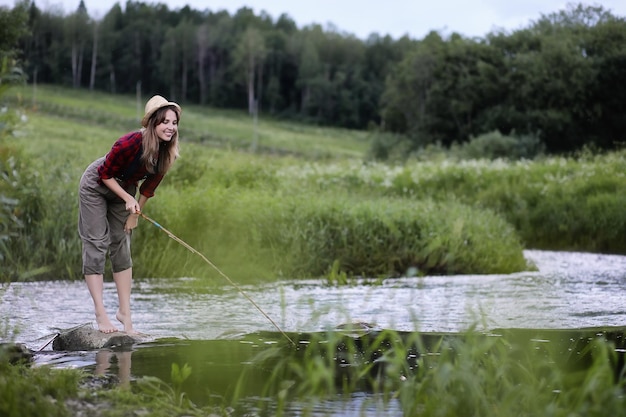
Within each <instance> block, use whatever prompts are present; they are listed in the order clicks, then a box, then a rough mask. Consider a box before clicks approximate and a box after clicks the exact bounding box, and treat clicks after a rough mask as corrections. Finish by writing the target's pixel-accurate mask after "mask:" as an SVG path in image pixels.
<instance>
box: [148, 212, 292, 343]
mask: <svg viewBox="0 0 626 417" xmlns="http://www.w3.org/2000/svg"><path fill="white" fill-rule="evenodd" d="M139 214H140V215H141V217H143V218H144V219H146V220H147V221H149V222H150V223H152V224H153V225H155V226H156V227H157V228H159V229H161V230H162V231H163V232H165V234H167V235H168V236H169V237H171V238H172V239H174V240H175V241H176V242H178V243H180V244H181V245H182V246H184V247H185V248H187V249H188V250H189V251H190V252H192V253H195V254H196V255H198V256H199V257H200V258H202V260H203V261H204V262H206V263H207V264H209V265H210V266H211V267H212V268H213V269H215V270H216V271H217V272H218V273H219V274H220V275H221V276H222V277H224V279H226V281H228V282H229V283H230V284H231V285H232V286H233V287H235V288H236V289H237V291H239V292H240V293H241V295H243V296H244V297H246V298H247V299H248V301H250V302H251V303H252V305H253V306H254V307H256V309H257V310H259V311H260V312H261V314H263V315H264V316H265V318H266V319H268V320H269V321H270V323H272V324H273V325H274V327H276V328H277V329H278V331H279V332H281V333H282V335H283V336H285V338H286V339H287V340H289V341H290V342H291V344H292V345H294V346H296V344H295V343H294V341H293V340H291V338H290V337H289V336H287V334H286V333H285V332H284V331H283V330H282V329H281V328H280V327H278V325H277V324H276V323H275V322H274V320H272V319H271V317H270V316H268V315H267V313H265V311H263V309H261V307H259V306H258V304H257V303H255V302H254V300H253V299H252V298H250V296H249V295H248V294H246V292H245V291H244V290H243V289H242V288H241V287H240V286H239V285H237V284H236V283H235V282H234V281H233V280H232V279H230V278H229V277H228V276H227V275H226V274H225V273H223V272H222V270H221V269H219V268H218V267H217V266H216V265H215V264H214V263H213V262H211V261H210V260H209V259H208V258H207V257H206V256H204V255H203V254H201V253H200V252H198V251H197V250H195V249H194V248H193V247H191V246H190V245H189V244H187V243H186V242H185V241H183V240H182V239H180V238H178V237H177V236H176V235H174V233H172V232H170V231H169V230H167V229H166V228H165V227H163V226H161V225H160V224H159V223H157V222H155V221H154V220H152V219H151V218H150V217H148V216H146V215H145V214H143V213H142V212H139Z"/></svg>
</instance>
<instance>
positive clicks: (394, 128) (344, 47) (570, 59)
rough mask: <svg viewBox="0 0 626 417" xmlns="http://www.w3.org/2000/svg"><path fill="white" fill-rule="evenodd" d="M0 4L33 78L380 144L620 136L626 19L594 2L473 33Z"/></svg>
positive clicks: (147, 8)
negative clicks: (360, 133)
mask: <svg viewBox="0 0 626 417" xmlns="http://www.w3.org/2000/svg"><path fill="white" fill-rule="evenodd" d="M0 15H2V16H3V17H0V19H3V20H4V23H5V24H6V26H7V27H8V26H10V25H15V22H16V21H23V22H24V23H25V30H24V31H23V32H22V33H21V34H20V36H19V37H17V38H16V39H14V40H15V44H14V45H13V46H15V47H16V50H17V51H18V52H17V53H16V54H14V56H13V57H14V58H15V59H16V60H17V61H16V62H19V68H20V69H21V71H22V74H23V75H24V77H25V78H26V79H27V81H28V82H29V83H34V84H37V83H42V84H55V85H63V86H69V87H73V88H76V89H89V90H96V91H102V92H108V93H112V94H137V95H143V96H147V95H149V94H152V93H156V92H159V93H161V94H164V95H166V96H167V97H168V98H170V99H172V100H175V101H177V102H180V103H182V104H198V105H201V106H206V107H207V109H209V108H211V107H213V108H229V109H240V110H242V111H246V112H248V113H249V114H250V115H251V116H259V115H260V116H261V117H262V116H264V115H266V116H272V117H276V118H281V119H286V120H291V121H297V122H306V123H311V124H315V125H321V126H333V127H342V128H348V129H360V130H368V131H370V132H372V135H374V137H375V141H374V145H373V154H374V156H375V157H377V158H378V159H386V158H388V157H389V156H390V155H391V154H393V152H392V151H391V150H393V149H396V152H395V154H396V155H398V154H400V155H402V156H405V157H406V156H409V155H415V154H416V153H419V152H421V151H422V150H424V149H427V148H429V147H431V146H440V147H444V148H449V147H451V146H455V145H459V144H461V145H462V144H466V143H468V142H471V141H472V140H474V139H476V138H479V137H481V136H483V135H490V136H489V137H490V138H491V142H495V144H492V145H491V146H492V147H494V146H504V148H505V149H504V151H503V152H501V153H504V154H508V155H510V156H514V157H516V158H533V157H535V156H537V155H539V154H572V153H574V152H577V151H579V150H581V149H584V148H590V149H593V150H612V149H617V148H619V147H621V146H622V143H623V142H624V133H623V132H624V131H625V130H626V82H625V81H626V80H625V78H626V73H625V72H624V71H623V68H624V67H625V66H626V19H625V18H624V17H623V16H615V15H614V14H612V13H611V12H610V11H608V10H606V9H604V8H603V7H602V6H588V5H584V4H576V5H575V4H570V5H569V6H567V8H566V9H564V10H560V11H555V12H554V13H551V14H548V15H541V16H538V17H537V19H536V20H534V21H531V22H528V24H527V26H526V27H524V28H521V29H519V30H515V31H511V32H508V31H503V30H501V31H494V32H491V33H489V34H487V35H485V36H484V37H482V38H467V37H463V36H461V35H459V34H457V33H452V34H450V35H446V36H444V35H443V34H441V33H439V32H437V31H432V32H430V33H429V34H428V35H427V36H425V37H424V38H423V39H411V38H409V37H406V36H405V37H402V38H399V39H393V38H392V37H390V36H389V35H385V34H378V33H372V34H371V35H370V36H369V37H368V38H367V39H358V38H357V37H355V36H354V35H351V34H349V33H344V32H341V31H340V30H339V29H337V28H335V27H322V26H321V25H317V24H313V25H310V26H305V27H298V26H297V25H296V23H295V22H294V20H293V19H291V18H290V17H289V16H288V15H286V14H283V15H280V16H278V17H273V16H269V15H267V14H265V13H261V14H260V15H256V14H255V13H254V12H253V10H252V9H249V8H245V7H244V8H241V9H239V10H238V11H237V12H236V13H234V14H233V15H231V14H229V13H228V12H227V11H209V10H204V11H199V10H194V9H191V8H190V7H188V6H187V7H184V8H181V9H177V10H171V9H169V8H168V6H167V5H165V4H162V3H156V4H152V3H145V2H136V1H127V2H126V4H125V5H123V6H122V5H120V3H116V4H114V5H113V6H112V7H111V8H110V10H109V11H108V12H107V13H106V14H105V15H104V16H102V17H101V18H94V17H92V16H91V15H90V13H89V10H87V9H86V7H85V5H84V3H82V2H81V4H80V6H79V7H78V9H77V10H75V11H73V12H71V13H69V14H64V13H62V12H59V11H55V10H43V9H41V8H39V7H38V5H37V4H36V2H35V1H31V0H23V1H20V2H18V3H16V5H15V6H14V8H13V9H12V10H8V9H6V8H5V9H4V10H1V13H0ZM7 19H11V22H9V21H8V20H7ZM3 37H4V35H3ZM10 41H11V40H10V39H8V38H6V39H5V42H10ZM398 149H399V150H400V151H399V152H398V151H397V150H398Z"/></svg>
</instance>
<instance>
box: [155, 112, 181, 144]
mask: <svg viewBox="0 0 626 417" xmlns="http://www.w3.org/2000/svg"><path fill="white" fill-rule="evenodd" d="M155 130H156V134H157V136H158V138H159V139H161V140H162V141H164V142H169V141H170V140H172V136H174V134H175V133H176V132H177V131H178V118H177V117H176V113H175V112H174V110H171V109H168V110H167V111H166V112H165V119H163V121H162V122H161V123H159V124H158V125H156V127H155Z"/></svg>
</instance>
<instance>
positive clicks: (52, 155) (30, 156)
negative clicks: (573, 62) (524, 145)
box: [2, 87, 626, 281]
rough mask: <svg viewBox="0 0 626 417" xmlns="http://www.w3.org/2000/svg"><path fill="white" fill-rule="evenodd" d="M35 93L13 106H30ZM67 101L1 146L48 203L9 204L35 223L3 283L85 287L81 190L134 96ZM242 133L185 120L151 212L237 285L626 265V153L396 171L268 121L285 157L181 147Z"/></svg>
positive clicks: (213, 118) (172, 253)
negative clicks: (620, 258) (327, 153)
mask: <svg viewBox="0 0 626 417" xmlns="http://www.w3.org/2000/svg"><path fill="white" fill-rule="evenodd" d="M27 91H30V90H25V91H21V92H20V93H19V94H17V96H19V95H20V94H21V95H22V99H21V100H22V102H23V103H29V100H28V99H26V98H25V97H26V95H27ZM63 91H65V90H57V89H55V88H52V87H46V88H40V89H38V93H37V99H36V100H37V101H36V103H39V104H38V105H39V107H36V108H35V110H34V111H30V112H29V113H27V114H28V117H29V120H28V122H27V123H24V124H22V125H20V126H18V127H17V129H15V135H14V137H11V138H9V139H7V140H5V143H3V144H2V146H3V149H10V148H11V149H16V148H19V152H20V155H21V156H20V157H19V160H20V164H21V167H22V168H20V170H22V169H23V171H24V173H25V175H27V176H28V178H30V179H29V180H27V181H24V183H23V184H22V186H23V187H24V188H23V189H24V190H26V189H32V190H34V195H36V196H37V199H39V201H41V202H40V203H37V204H39V206H37V205H36V204H35V200H29V199H28V198H21V199H20V204H19V206H15V207H14V208H10V210H11V213H18V214H19V213H24V212H27V211H28V210H31V211H32V210H35V209H36V210H35V211H36V212H37V213H38V214H39V217H37V220H36V221H34V222H33V223H32V225H31V227H30V228H26V227H22V228H18V229H17V230H16V231H14V232H12V233H13V237H12V238H11V239H10V240H7V239H5V240H4V241H3V242H4V244H5V247H6V248H5V253H6V254H7V256H8V257H7V259H9V258H10V259H12V261H11V262H9V263H5V264H6V265H7V268H6V271H7V272H6V275H5V277H10V279H20V278H22V279H28V278H31V277H38V278H48V279H55V278H75V277H78V276H79V275H80V264H79V263H80V242H79V240H78V236H77V233H76V218H77V201H76V200H77V196H76V193H77V186H78V180H79V178H80V175H81V173H82V171H83V169H84V168H85V166H87V165H88V164H89V163H90V162H91V161H92V160H94V159H95V158H97V157H99V156H102V155H104V154H105V153H106V152H107V151H108V150H109V149H110V146H111V144H112V143H113V141H114V140H115V139H116V138H117V137H118V136H119V135H121V134H122V133H124V132H125V129H126V128H127V127H126V125H125V123H126V122H125V121H124V120H126V121H130V122H131V124H133V123H134V120H133V117H132V115H133V114H135V113H136V112H137V109H136V103H135V102H134V99H133V98H132V97H126V98H124V97H113V96H109V95H104V94H101V93H98V94H96V93H87V92H75V91H72V92H68V94H63ZM18 101H19V100H18ZM54 106H58V107H55V108H54V109H53V107H54ZM207 112H208V113H207ZM140 113H141V111H139V114H140ZM128 115H130V116H128ZM95 117H97V118H98V120H95V119H94V118H95ZM247 122H248V121H247V118H246V117H242V116H241V115H240V114H239V115H238V114H235V113H230V112H222V113H220V112H217V111H216V112H212V111H208V110H207V109H202V108H199V107H198V108H194V107H187V108H185V110H184V116H183V123H181V135H182V138H183V141H182V149H181V154H182V157H181V159H180V160H179V161H178V162H177V163H176V164H175V165H174V168H173V170H172V172H171V173H170V174H168V176H167V178H166V179H165V180H164V182H163V184H162V185H161V186H160V187H159V189H158V190H157V196H156V198H155V199H154V200H153V201H150V202H149V203H148V205H147V206H146V209H145V210H146V213H147V214H148V215H150V216H151V217H153V218H154V219H155V220H157V221H158V222H159V223H162V224H163V225H164V226H165V227H167V228H168V229H169V230H171V231H172V232H173V233H174V234H176V235H177V236H179V237H180V238H181V239H183V240H185V241H186V242H188V243H189V244H191V245H192V246H193V247H195V248H196V249H198V250H200V251H201V252H202V253H204V254H205V255H207V256H208V257H209V258H210V259H212V260H214V261H216V263H217V264H218V265H220V267H222V268H223V269H224V270H225V271H227V272H228V273H229V275H230V274H232V275H233V277H234V278H237V279H238V280H247V281H250V280H256V279H276V278H277V277H317V276H323V275H325V274H329V273H333V274H343V273H345V274H348V275H363V276H372V277H386V276H397V275H411V274H416V275H420V274H451V273H452V274H454V273H497V272H503V273H507V272H512V271H518V270H521V269H526V268H528V267H529V266H528V265H526V264H525V262H524V261H523V257H522V249H523V248H524V247H528V248H546V249H561V250H583V251H598V252H607V253H626V243H624V240H623V239H622V238H621V237H622V236H623V235H624V232H626V230H625V228H626V214H625V213H626V212H624V210H623V209H622V208H623V206H624V202H626V201H625V200H624V199H625V198H626V197H625V196H626V193H624V189H625V188H626V179H625V176H624V173H623V172H624V168H626V158H625V155H626V153H624V152H616V153H613V154H608V155H600V156H594V155H584V156H582V157H580V158H578V159H573V158H571V159H566V158H547V159H544V160H537V161H534V162H529V161H524V162H505V161H502V160H496V161H486V160H472V161H452V160H447V159H440V160H437V161H433V162H409V163H406V164H404V165H401V166H391V165H383V164H377V163H364V162H363V161H362V160H361V159H357V158H354V157H352V156H351V155H355V152H356V154H359V152H360V151H358V150H359V149H363V146H364V142H363V137H361V136H358V135H357V134H353V133H350V132H345V131H339V130H332V129H317V128H315V127H311V126H294V125H287V124H281V123H280V122H278V121H270V120H268V121H266V122H265V124H263V129H266V130H265V134H267V135H268V136H269V137H271V138H272V139H271V140H275V142H273V144H272V145H271V146H276V147H277V148H276V149H282V150H284V151H285V152H283V151H280V152H270V153H262V154H254V153H248V152H240V151H235V150H229V149H226V148H227V147H228V146H226V147H224V146H221V145H220V147H219V148H215V147H210V146H207V143H206V142H205V143H200V141H199V140H198V141H196V140H195V139H193V140H192V141H191V142H190V141H188V140H187V139H186V137H187V136H186V132H187V131H193V130H194V129H196V130H204V129H209V130H210V129H213V130H215V131H219V129H224V130H222V131H221V132H222V133H220V134H224V135H225V136H224V137H226V138H228V139H227V142H229V141H232V143H235V142H237V141H238V140H244V141H247V142H246V143H247V144H248V145H249V144H250V143H251V140H252V139H251V136H248V139H245V137H246V136H247V135H248V134H247V133H246V134H243V133H242V134H237V133H235V132H234V130H236V129H235V126H238V128H240V129H242V132H243V131H245V130H246V129H248V128H249V126H247ZM228 126H231V127H232V129H233V130H231V131H230V132H229V133H227V130H228V129H231V128H230V127H228ZM116 132H117V133H116ZM248 133H249V131H248ZM354 135H356V136H354ZM269 141H270V139H268V143H269ZM322 144H324V145H322ZM331 144H332V145H331ZM238 146H239V145H237V146H236V147H238ZM246 146H247V145H246ZM246 146H244V148H246ZM318 146H324V147H327V149H334V150H333V151H332V154H333V159H332V160H319V159H315V158H316V157H315V155H317V154H318V150H319V149H318V148H317V147H318ZM333 147H334V148H333ZM360 147H361V148H360ZM309 151H310V152H309ZM286 154H290V156H289V155H286ZM363 154H364V153H363ZM296 155H308V157H307V158H303V157H301V156H296ZM6 160H7V161H8V159H6ZM11 172H13V171H11ZM22 177H24V175H22ZM24 178H26V177H24ZM22 186H20V187H22ZM20 187H18V188H20ZM14 201H17V200H14ZM5 207H9V206H8V205H5ZM37 207H38V208H37ZM15 233H17V234H15ZM134 239H135V244H134V253H135V261H136V262H135V266H136V268H135V272H136V274H137V276H139V277H150V276H180V275H205V274H207V273H208V271H207V267H206V265H203V264H202V262H201V261H200V260H198V259H196V258H195V257H194V256H191V255H190V254H189V253H188V252H186V251H185V250H184V249H183V248H182V247H178V246H177V245H176V243H175V242H173V241H171V240H169V239H167V237H166V236H165V235H163V234H162V233H161V232H159V231H158V230H157V229H154V228H152V227H151V226H150V225H149V224H147V223H142V224H141V225H140V228H139V229H138V230H136V232H135V236H134ZM9 241H10V246H8V243H7V242H9ZM243 260H245V261H243Z"/></svg>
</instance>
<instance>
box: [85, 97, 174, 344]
mask: <svg viewBox="0 0 626 417" xmlns="http://www.w3.org/2000/svg"><path fill="white" fill-rule="evenodd" d="M180 115H181V108H180V106H179V105H178V104H176V103H174V102H170V101H167V100H166V99H165V98H163V97H161V96H158V95H157V96H154V97H152V98H151V99H150V100H148V102H147V103H146V108H145V115H144V117H143V119H142V121H141V125H142V128H141V129H140V130H138V131H135V132H130V133H128V134H126V135H124V136H122V137H121V138H119V139H118V140H117V141H116V142H115V143H114V144H113V147H112V148H111V150H110V151H109V152H108V153H107V154H106V156H104V157H101V158H99V159H97V160H95V161H94V162H92V163H91V165H89V167H87V169H86V170H85V172H84V173H83V175H82V177H81V179H80V186H79V219H78V232H79V234H80V238H81V240H82V242H83V249H82V257H83V274H84V275H85V282H86V283H87V288H88V289H89V293H90V294H91V298H92V300H93V304H94V308H95V313H96V323H97V325H98V329H99V330H100V331H101V332H104V333H113V332H116V331H118V329H117V327H115V326H114V325H113V324H112V323H111V320H109V316H108V314H107V312H106V309H105V307H104V300H103V298H104V295H103V288H104V283H103V281H104V269H105V262H106V257H107V254H108V255H109V258H110V261H111V269H112V271H113V281H114V282H115V287H116V289H117V297H118V302H119V308H118V310H117V313H116V315H115V316H116V318H117V320H118V321H119V322H120V323H121V324H122V325H123V326H124V331H125V332H127V333H135V331H134V329H133V322H132V318H131V310H130V293H131V286H132V276H133V272H132V259H131V251H130V241H131V234H132V230H133V229H134V228H135V227H137V223H138V220H139V215H140V213H141V210H143V207H144V206H145V204H146V202H147V201H148V199H149V198H151V197H153V196H154V192H155V189H156V188H157V186H158V185H159V184H160V183H161V180H162V179H163V177H164V176H165V174H166V173H167V171H168V170H169V169H170V167H171V166H172V164H173V163H174V161H175V160H176V158H177V157H178V122H179V121H180ZM139 183H141V185H139ZM138 187H139V199H138V200H136V199H135V196H136V193H137V188H138Z"/></svg>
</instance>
